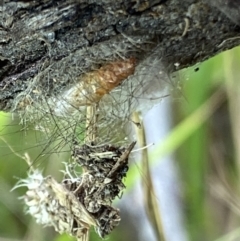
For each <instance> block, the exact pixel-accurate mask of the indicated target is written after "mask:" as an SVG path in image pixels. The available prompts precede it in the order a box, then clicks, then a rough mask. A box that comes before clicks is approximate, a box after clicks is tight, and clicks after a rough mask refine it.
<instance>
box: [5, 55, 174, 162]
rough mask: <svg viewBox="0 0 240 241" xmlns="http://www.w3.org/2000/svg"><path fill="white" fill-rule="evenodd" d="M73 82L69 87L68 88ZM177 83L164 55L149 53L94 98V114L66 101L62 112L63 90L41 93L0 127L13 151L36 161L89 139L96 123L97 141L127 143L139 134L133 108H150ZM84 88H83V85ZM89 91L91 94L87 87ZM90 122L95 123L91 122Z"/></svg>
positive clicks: (168, 93) (170, 91)
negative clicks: (133, 126)
mask: <svg viewBox="0 0 240 241" xmlns="http://www.w3.org/2000/svg"><path fill="white" fill-rule="evenodd" d="M80 81H81V80H80ZM77 84H78V82H75V85H77ZM72 86H74V84H73V85H72ZM72 86H71V87H72ZM71 87H68V88H66V90H65V93H67V91H68V90H69V88H71ZM174 89H176V88H175V83H174V82H173V79H171V77H170V76H169V74H168V73H167V71H166V70H165V68H164V65H163V63H162V60H161V58H159V57H158V56H157V55H150V56H149V57H148V58H146V59H145V60H144V61H141V62H140V63H138V64H137V66H136V68H135V72H134V74H133V75H130V76H129V77H128V78H126V79H125V80H124V81H122V82H121V84H120V85H119V86H117V87H115V88H114V89H113V90H112V91H111V92H110V93H109V94H105V95H104V96H103V97H102V98H101V100H100V101H99V102H98V103H93V105H92V106H94V107H95V114H94V115H93V116H87V114H86V106H79V108H75V107H74V108H75V109H74V111H72V110H71V111H68V107H66V109H64V111H61V113H60V114H59V110H58V108H59V105H63V106H67V104H69V103H67V101H66V99H65V98H64V93H63V94H62V95H59V94H56V95H55V96H54V98H52V99H49V98H47V97H46V96H44V95H42V96H41V98H39V99H38V100H37V101H35V102H34V104H32V105H31V106H26V110H25V111H23V112H20V119H19V118H18V117H15V119H14V120H13V121H11V123H10V124H7V125H5V126H4V127H3V128H2V129H1V130H0V135H1V137H4V138H6V139H7V142H8V144H9V145H10V146H12V147H13V150H14V151H16V152H18V153H23V152H29V153H31V154H30V155H33V156H34V157H33V158H34V161H35V162H37V163H38V161H39V160H45V159H48V157H49V156H51V154H53V153H69V151H70V150H71V146H72V144H73V142H74V141H76V140H77V141H78V142H79V144H81V143H84V141H85V140H86V139H88V137H87V136H86V135H91V134H92V133H91V130H90V129H91V128H92V125H94V128H95V131H96V133H94V136H95V137H94V141H95V142H96V143H97V144H99V145H100V144H106V143H111V144H118V145H124V144H127V143H130V141H131V140H133V139H134V136H133V135H132V134H131V128H130V125H131V124H134V123H133V121H132V120H131V114H132V113H133V112H134V111H141V112H143V113H145V112H146V111H148V110H149V109H151V108H152V107H153V106H154V105H155V104H157V103H159V102H160V101H161V100H162V99H163V98H164V97H167V96H169V95H170V94H171V93H172V91H173V90H174ZM81 92H82V93H83V91H82V90H81ZM85 95H86V98H87V96H88V93H87V91H86V93H85ZM53 100H54V101H53ZM71 107H72V106H71ZM56 113H58V114H56ZM89 118H90V119H89ZM87 122H88V123H90V126H86V123H87ZM19 123H20V125H19ZM135 124H137V123H135ZM16 129H17V130H16ZM16 140H17V141H16ZM13 142H17V143H18V144H17V145H16V144H13ZM7 149H8V151H6V146H5V150H3V152H2V153H5V154H3V155H2V158H5V156H7V155H9V154H10V153H9V148H8V147H7ZM13 150H11V152H12V151H13Z"/></svg>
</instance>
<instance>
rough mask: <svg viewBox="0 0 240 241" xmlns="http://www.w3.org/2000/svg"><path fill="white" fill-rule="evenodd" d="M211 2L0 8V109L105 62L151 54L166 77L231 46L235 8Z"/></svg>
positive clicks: (99, 0) (238, 19) (98, 0)
mask: <svg viewBox="0 0 240 241" xmlns="http://www.w3.org/2000/svg"><path fill="white" fill-rule="evenodd" d="M211 3H212V6H210V5H209V4H208V3H207V1H206V2H204V1H197V0H185V1H182V0H149V1H143V0H139V1H137V0H135V1H130V0H114V1H113V0H89V1H83V0H78V1H77V0H58V1H56V0H39V1H27V0H25V1H24V0H22V1H10V0H9V1H8V0H6V1H3V2H2V4H1V5H0V67H1V68H0V88H1V92H0V110H4V111H10V110H17V109H20V108H21V105H20V104H22V102H21V101H19V99H21V96H26V95H29V96H30V97H31V98H29V99H31V100H35V101H37V100H38V98H39V95H44V96H45V98H49V97H50V96H53V95H56V94H58V93H60V92H61V91H62V90H64V89H65V88H66V86H67V85H70V84H72V83H73V82H74V80H75V79H76V78H77V77H78V76H80V75H81V74H82V73H84V72H87V71H89V70H91V69H96V68H99V67H100V66H101V65H102V64H104V63H106V62H109V61H113V60H119V59H124V58H129V57H131V58H136V60H137V63H140V62H141V61H142V60H143V59H145V58H146V57H147V56H149V55H151V54H153V53H154V54H155V55H158V56H159V57H161V58H162V61H163V63H164V65H165V68H166V70H167V71H170V72H172V71H174V70H175V68H176V67H175V66H179V67H178V68H183V67H187V66H191V65H193V64H195V63H197V62H201V61H204V60H206V59H208V58H210V57H212V56H214V55H216V54H217V53H220V52H222V51H224V50H226V49H230V48H233V47H234V46H237V45H238V44H239V43H240V38H239V37H237V36H238V34H239V32H240V27H239V26H238V23H240V15H239V14H238V13H239V1H238V0H228V1H222V0H216V1H211ZM219 9H220V10H221V11H219ZM225 14H226V15H227V16H228V17H230V18H228V17H227V16H226V15H225ZM39 93H40V94H39ZM19 103H20V104H19ZM25 104H27V103H25Z"/></svg>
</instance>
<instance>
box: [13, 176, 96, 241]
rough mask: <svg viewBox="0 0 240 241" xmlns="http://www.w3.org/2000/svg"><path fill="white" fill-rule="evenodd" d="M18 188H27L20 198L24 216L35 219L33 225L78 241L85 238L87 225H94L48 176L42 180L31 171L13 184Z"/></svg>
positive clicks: (82, 207)
mask: <svg viewBox="0 0 240 241" xmlns="http://www.w3.org/2000/svg"><path fill="white" fill-rule="evenodd" d="M20 186H26V187H27V188H28V191H27V192H26V195H25V196H24V197H23V198H24V201H25V203H26V205H27V213H29V214H31V215H32V216H33V217H35V218H36V221H37V223H40V224H43V225H44V226H53V227H54V228H55V230H56V231H57V232H59V233H63V232H66V233H68V234H70V235H72V236H74V237H76V238H78V239H79V238H81V237H82V236H84V235H86V232H87V230H88V229H89V228H90V226H97V223H96V221H95V219H94V218H93V217H92V216H91V215H90V214H89V213H88V212H87V210H86V209H85V208H84V206H83V205H82V204H81V203H80V202H79V200H78V199H77V198H76V196H74V194H73V193H72V192H70V191H69V190H67V189H66V188H65V186H64V185H62V184H59V183H57V182H56V181H55V180H54V179H53V178H52V177H51V176H48V177H43V176H42V174H41V173H40V172H39V171H34V172H32V173H30V174H29V177H28V179H26V180H22V181H21V182H19V183H18V184H17V185H16V187H20Z"/></svg>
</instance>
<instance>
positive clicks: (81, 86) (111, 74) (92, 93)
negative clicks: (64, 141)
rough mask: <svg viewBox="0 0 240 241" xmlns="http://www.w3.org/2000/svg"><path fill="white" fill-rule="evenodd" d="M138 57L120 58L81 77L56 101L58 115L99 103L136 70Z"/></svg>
mask: <svg viewBox="0 0 240 241" xmlns="http://www.w3.org/2000/svg"><path fill="white" fill-rule="evenodd" d="M135 66H136V59H135V58H129V59H125V60H118V61H113V62H110V63H108V64H106V65H103V66H102V67H101V68H99V69H98V70H95V71H92V72H89V73H86V74H84V75H83V76H81V77H80V79H79V82H78V83H77V84H76V85H74V86H73V87H72V88H70V89H69V90H67V91H66V92H65V93H64V94H63V95H62V98H59V99H58V101H57V103H56V109H55V110H56V113H57V114H58V115H63V114H69V113H72V112H73V111H74V110H76V109H79V107H81V106H89V105H93V104H94V103H98V102H99V101H100V100H101V98H102V97H103V96H104V95H106V94H108V93H109V92H110V91H111V90H112V89H114V88H115V87H117V86H118V85H119V84H121V82H122V81H123V80H125V79H126V78H127V77H128V76H130V75H132V74H133V73H134V71H135Z"/></svg>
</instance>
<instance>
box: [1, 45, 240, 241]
mask: <svg viewBox="0 0 240 241" xmlns="http://www.w3.org/2000/svg"><path fill="white" fill-rule="evenodd" d="M175 75H176V76H177V77H176V79H175V80H174V91H173V93H175V94H173V95H171V96H169V97H166V98H164V99H163V100H162V101H161V103H160V104H159V105H157V106H154V108H153V109H152V110H151V111H150V112H149V113H147V114H146V115H144V116H143V124H142V126H143V127H144V128H142V130H145V137H146V138H145V140H143V142H142V144H146V145H148V144H149V145H150V146H149V148H147V149H144V150H142V151H136V152H134V153H133V154H132V158H131V161H130V162H131V166H130V170H129V173H128V176H127V178H126V180H125V183H126V186H127V189H126V190H125V192H124V195H123V197H122V198H121V199H120V200H116V203H115V204H114V205H116V206H118V207H119V208H120V209H121V216H122V221H121V224H120V226H119V227H118V228H116V229H115V230H114V232H113V233H112V234H111V235H110V236H109V237H108V238H107V239H108V240H109V241H113V240H115V241H118V240H119V241H120V240H125V241H128V240H129V241H130V240H135V241H145V240H148V241H156V240H165V241H185V240H186V241H187V240H189V241H192V240H194V241H198V240H199V241H200V240H201V241H202V240H205V241H208V240H209V241H236V240H240V179H239V178H240V80H239V76H240V48H235V49H232V50H230V51H226V52H224V53H222V54H220V55H218V56H216V57H214V58H212V59H210V60H208V61H206V62H204V63H201V64H198V65H196V66H193V67H191V68H189V69H184V70H181V71H180V72H178V73H176V74H175ZM49 135H50V134H49ZM143 136H144V133H143V132H142V133H135V134H133V137H132V138H136V139H138V140H140V143H141V138H143ZM0 138H1V139H0V217H1V218H0V241H20V240H22V241H30V240H34V241H43V240H45V241H47V240H52V241H72V240H74V239H73V238H71V237H69V236H67V235H59V234H57V233H56V232H55V231H54V230H53V229H52V228H46V227H45V228H44V227H42V226H40V225H38V224H36V223H35V220H34V219H32V218H31V217H30V216H28V215H25V214H24V205H23V202H22V200H19V197H20V196H22V195H23V194H24V192H25V191H26V190H25V189H24V188H19V189H17V190H14V191H12V192H11V191H10V190H11V189H12V188H13V187H14V185H15V184H16V182H17V181H18V180H19V178H25V177H26V175H27V171H28V166H27V164H26V163H25V162H24V160H23V156H24V154H25V153H28V155H29V156H30V158H31V160H34V161H36V163H37V164H38V166H39V168H40V169H41V170H43V172H44V173H45V174H46V175H48V174H51V175H52V176H54V177H55V178H56V179H57V180H61V179H60V177H61V175H62V173H60V172H59V169H61V168H62V162H63V161H66V160H68V159H69V156H70V153H69V152H68V151H67V148H66V149H64V148H63V149H61V151H58V152H56V151H55V149H54V144H52V146H51V147H49V150H48V151H47V152H48V153H49V154H51V155H45V154H43V152H42V147H43V146H45V145H46V139H47V138H46V133H43V134H42V135H41V134H39V131H31V128H29V130H28V129H24V130H23V129H22V127H21V125H19V120H18V119H17V118H16V117H14V116H13V115H10V114H6V113H1V115H0ZM139 147H141V144H139ZM44 153H46V151H45V152H44ZM148 164H149V166H150V173H149V172H148V166H147V165H148ZM90 236H91V237H90V240H91V241H94V240H100V238H99V237H98V236H97V235H96V234H95V232H94V230H91V231H90Z"/></svg>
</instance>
